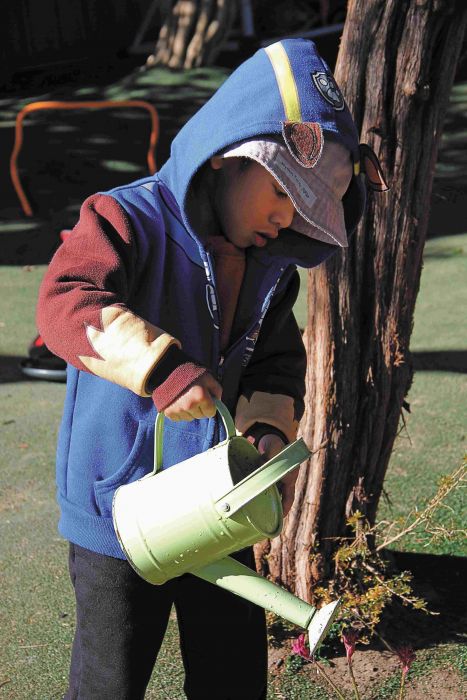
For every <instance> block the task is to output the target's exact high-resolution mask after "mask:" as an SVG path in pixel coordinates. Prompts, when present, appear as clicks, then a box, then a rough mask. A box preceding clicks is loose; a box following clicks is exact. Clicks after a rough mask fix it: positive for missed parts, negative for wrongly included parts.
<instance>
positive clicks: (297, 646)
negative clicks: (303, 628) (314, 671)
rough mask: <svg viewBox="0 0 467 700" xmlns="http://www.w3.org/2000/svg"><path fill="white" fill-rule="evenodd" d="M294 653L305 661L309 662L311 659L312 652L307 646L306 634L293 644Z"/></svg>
mask: <svg viewBox="0 0 467 700" xmlns="http://www.w3.org/2000/svg"><path fill="white" fill-rule="evenodd" d="M292 653H293V654H298V655H299V656H302V657H303V658H304V659H307V661H309V660H310V659H311V654H310V650H309V649H308V647H307V644H306V638H305V635H304V634H301V635H300V636H299V637H298V638H297V639H294V641H293V642H292Z"/></svg>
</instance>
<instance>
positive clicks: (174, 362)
mask: <svg viewBox="0 0 467 700" xmlns="http://www.w3.org/2000/svg"><path fill="white" fill-rule="evenodd" d="M205 372H207V369H206V367H202V366H201V365H198V364H197V363H196V362H194V361H193V360H192V359H191V358H190V357H189V356H188V355H186V354H185V353H184V352H183V351H182V350H180V349H179V348H178V347H177V346H176V345H171V347H170V348H169V349H168V350H167V352H166V353H165V355H164V357H163V358H162V359H161V360H160V362H158V363H157V365H156V366H155V367H154V369H153V371H152V372H151V375H150V377H149V379H148V381H147V383H146V388H147V391H148V393H149V392H151V393H152V400H153V401H154V405H155V407H156V408H157V410H158V411H164V410H165V409H166V408H167V406H170V404H171V403H173V402H174V401H176V399H178V397H179V396H181V395H182V394H184V393H185V392H186V391H187V390H188V388H189V387H190V386H191V384H193V383H194V382H195V381H196V380H197V379H199V377H201V375H203V374H204V373H205Z"/></svg>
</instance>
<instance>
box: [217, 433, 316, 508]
mask: <svg viewBox="0 0 467 700" xmlns="http://www.w3.org/2000/svg"><path fill="white" fill-rule="evenodd" d="M310 454H311V452H310V450H309V449H308V447H307V446H306V444H305V443H304V441H303V440H302V438H299V439H298V440H295V442H292V443H291V444H290V445H287V447H285V448H284V449H283V450H282V451H281V452H279V454H277V455H276V456H275V457H273V458H272V459H270V460H269V461H268V462H265V464H262V465H261V466H260V467H258V468H257V469H256V470H255V471H254V472H251V474H248V476H246V477H245V478H244V479H242V481H239V482H238V484H236V485H235V486H234V487H233V488H232V489H230V491H229V492H228V493H226V494H225V495H224V496H222V497H221V498H218V499H217V501H216V504H215V505H216V510H217V512H218V513H219V515H220V517H221V518H222V519H224V520H225V519H226V518H230V517H231V516H232V515H234V514H235V513H236V512H237V511H238V510H240V508H243V506H246V505H247V503H249V502H250V501H252V500H253V499H254V498H256V496H259V494H260V493H263V491H266V489H268V488H270V487H271V486H273V485H274V484H275V483H276V482H277V481H280V480H281V479H283V478H284V476H286V474H288V473H289V472H291V471H292V470H293V469H296V468H297V467H298V466H299V465H300V464H301V463H302V462H304V461H305V460H306V459H308V457H309V456H310Z"/></svg>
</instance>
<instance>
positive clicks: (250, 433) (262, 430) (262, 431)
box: [244, 423, 289, 445]
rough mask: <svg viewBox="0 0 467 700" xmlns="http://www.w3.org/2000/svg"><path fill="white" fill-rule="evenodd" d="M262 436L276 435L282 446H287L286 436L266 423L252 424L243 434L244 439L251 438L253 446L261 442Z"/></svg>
mask: <svg viewBox="0 0 467 700" xmlns="http://www.w3.org/2000/svg"><path fill="white" fill-rule="evenodd" d="M264 435H277V436H278V437H280V439H281V440H282V441H283V443H284V445H288V444H289V440H288V439H287V436H286V435H285V434H284V433H283V432H282V430H279V428H276V427H275V426H274V425H269V424H268V423H253V425H250V427H249V428H248V430H247V431H246V432H245V433H244V437H253V438H254V441H255V445H257V444H258V442H259V441H260V440H261V438H262V437H263V436H264Z"/></svg>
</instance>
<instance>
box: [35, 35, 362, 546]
mask: <svg viewBox="0 0 467 700" xmlns="http://www.w3.org/2000/svg"><path fill="white" fill-rule="evenodd" d="M317 74H319V75H320V76H323V75H324V76H327V77H328V78H329V85H330V89H329V90H328V92H326V91H325V90H323V89H322V88H319V87H318V86H317V85H318V83H317V81H316V79H315V78H316V75H317ZM307 122H313V123H316V122H318V123H319V124H320V125H321V128H322V132H323V136H324V139H326V138H327V137H331V138H333V139H335V140H337V141H339V142H340V143H342V144H343V145H344V146H345V147H346V148H347V149H348V150H349V151H350V153H351V154H352V158H353V161H354V171H355V174H354V176H353V178H352V181H351V183H350V186H349V189H348V191H347V193H346V195H345V197H344V200H343V203H344V212H345V221H346V228H347V232H348V234H350V233H351V232H352V231H353V229H354V228H355V226H356V224H357V222H358V220H359V218H360V215H361V212H362V207H363V202H364V190H363V185H362V183H361V182H360V178H359V177H358V157H359V151H358V137H357V133H356V130H355V127H354V124H353V121H352V118H351V116H350V114H349V111H348V109H347V107H346V105H345V103H344V101H343V99H342V96H341V94H340V93H339V91H338V89H337V88H336V86H335V84H334V83H333V82H332V77H331V74H330V71H329V69H328V67H327V66H326V64H325V63H324V62H323V61H322V59H321V58H320V57H319V56H318V54H317V52H316V49H315V47H314V44H313V43H312V42H310V41H305V40H301V39H300V40H285V41H282V42H279V43H278V44H275V45H273V46H272V47H269V48H268V49H266V50H264V49H261V50H259V51H258V52H257V53H256V54H255V55H254V56H252V58H250V59H249V60H248V61H246V62H245V63H244V64H242V65H241V66H240V67H239V68H238V69H237V70H236V71H235V72H234V73H233V74H232V75H231V76H230V77H229V78H228V79H227V80H226V82H225V83H224V84H223V85H222V86H221V88H220V89H219V90H218V91H217V92H216V93H215V95H214V96H213V97H212V98H211V99H210V100H209V101H208V102H207V103H206V104H205V105H204V106H203V107H202V108H201V109H200V110H199V111H198V112H197V113H196V114H195V116H194V117H192V119H191V120H190V121H189V122H188V123H187V124H186V125H185V126H184V128H183V129H182V130H181V131H180V133H179V134H178V136H177V137H176V138H175V139H174V141H173V144H172V149H171V155H170V158H169V160H168V161H167V163H166V164H165V165H164V167H163V168H162V169H161V170H160V172H159V173H157V174H156V175H154V176H151V177H148V178H145V179H142V180H139V181H137V182H134V183H131V184H129V185H126V186H123V187H117V188H115V189H113V190H111V191H110V192H107V193H100V194H97V195H93V196H92V197H90V198H89V199H88V200H86V202H85V203H84V204H83V207H82V209H81V214H80V219H79V222H78V224H77V225H76V227H75V228H74V230H73V233H72V235H71V236H70V237H69V238H68V239H67V241H66V242H65V243H64V244H63V245H62V246H61V247H60V248H59V249H58V251H57V253H56V254H55V256H54V258H53V260H52V262H51V264H50V266H49V269H48V271H47V274H46V276H45V279H44V282H43V284H42V286H41V290H40V293H39V302H38V327H39V330H40V332H41V335H42V337H43V338H44V341H45V342H46V344H47V345H48V347H49V348H50V349H51V350H52V351H53V352H55V353H56V354H57V355H59V356H61V357H63V358H64V359H65V360H66V361H67V362H68V363H69V366H68V371H67V391H66V399H65V406H64V413H63V418H62V423H61V428H60V433H59V440H58V450H57V493H58V501H59V505H60V511H61V516H60V523H59V530H60V532H61V534H62V535H63V536H64V537H65V538H66V539H68V540H70V541H72V542H74V543H76V544H78V545H81V546H82V547H86V548H88V549H91V550H93V551H95V552H98V553H102V554H107V555H111V556H114V557H119V558H124V555H123V553H122V550H121V548H120V545H119V543H118V540H117V537H116V534H115V531H114V527H113V523H112V498H113V494H114V492H115V490H116V488H118V487H119V486H120V485H122V484H125V483H129V482H131V481H133V480H135V479H138V478H141V477H142V476H144V475H145V474H147V473H148V472H150V471H151V470H152V468H153V449H154V421H155V416H156V409H155V406H154V403H153V401H152V399H151V395H150V392H149V391H148V388H147V382H148V378H149V377H150V376H151V374H152V373H153V372H154V370H155V368H156V369H157V367H158V366H163V361H164V357H167V356H168V353H169V352H170V351H171V349H173V348H174V346H175V347H176V348H177V349H178V350H177V352H179V353H181V356H183V357H185V355H186V356H187V357H189V358H191V359H192V360H194V361H195V362H196V363H197V364H198V365H199V366H202V367H205V368H208V369H209V371H211V372H212V374H213V375H214V376H216V377H217V378H218V379H219V381H220V382H221V384H222V386H223V396H222V399H223V401H224V403H226V404H227V406H228V408H229V409H230V411H231V412H232V413H233V414H234V416H235V422H236V426H237V428H238V429H239V430H240V431H241V432H245V431H247V430H248V429H249V428H250V427H251V426H252V425H254V424H256V423H266V424H268V425H271V426H273V428H276V429H278V430H280V431H281V432H282V433H284V434H285V435H286V436H287V438H288V439H293V438H294V437H295V433H296V429H297V427H298V422H299V420H300V418H301V415H302V412H303V395H304V373H305V364H306V363H305V354H304V348H303V343H302V341H301V337H300V333H299V330H298V327H297V324H296V321H295V318H294V316H293V313H292V306H293V303H294V301H295V299H296V296H297V293H298V287H299V281H298V274H297V271H296V266H297V265H300V266H303V267H308V268H310V267H313V266H315V265H318V264H320V263H321V262H322V261H323V260H325V259H326V258H327V257H328V256H329V255H330V254H331V253H332V252H334V251H335V250H336V247H335V246H333V245H330V244H327V243H324V242H321V241H318V240H313V239H310V238H306V237H305V236H303V235H301V234H298V233H296V232H294V231H292V230H285V231H282V232H281V234H280V236H279V237H278V238H277V239H276V240H273V241H270V242H268V244H267V246H265V247H264V248H255V247H251V248H248V249H247V251H246V268H245V275H244V279H243V283H242V287H241V291H240V296H239V299H238V303H237V310H236V314H235V319H234V322H233V328H232V333H231V342H230V346H229V347H228V348H227V350H226V351H225V352H224V353H223V354H222V355H221V352H220V341H219V329H220V324H221V320H222V319H221V310H220V309H219V300H218V294H217V289H216V277H215V266H214V264H213V260H212V257H211V255H210V253H209V251H208V250H207V249H206V247H205V245H204V244H203V237H202V235H201V234H202V232H199V231H195V230H194V229H193V227H192V225H191V223H190V220H189V216H188V206H187V198H188V193H189V191H190V184H191V182H192V179H193V177H194V175H195V174H196V173H197V172H198V170H199V169H200V168H201V166H202V165H203V164H204V163H206V161H207V160H208V159H209V158H210V157H211V156H213V155H215V154H216V153H219V152H221V151H222V150H223V149H225V148H226V147H228V146H229V145H231V144H233V143H235V142H237V141H241V140H244V139H248V138H254V137H257V136H260V135H262V134H277V135H279V134H282V133H283V130H284V126H286V125H290V124H291V123H307ZM171 369H173V368H171ZM170 376H171V377H172V376H173V375H172V374H171V375H170ZM222 437H223V429H222V426H221V425H219V421H218V419H217V417H215V418H212V419H203V420H194V421H192V422H184V421H181V422H177V423H174V422H171V421H168V420H166V421H165V428H164V463H163V467H164V468H167V467H170V466H171V465H173V464H175V463H177V462H180V461H182V460H185V459H188V458H189V457H191V456H193V455H194V454H197V453H199V452H202V451H204V450H206V449H208V448H209V447H212V446H213V445H214V444H216V442H218V440H219V439H221V438H222Z"/></svg>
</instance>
